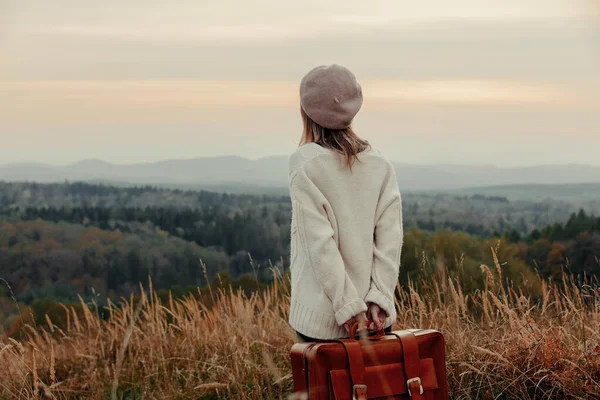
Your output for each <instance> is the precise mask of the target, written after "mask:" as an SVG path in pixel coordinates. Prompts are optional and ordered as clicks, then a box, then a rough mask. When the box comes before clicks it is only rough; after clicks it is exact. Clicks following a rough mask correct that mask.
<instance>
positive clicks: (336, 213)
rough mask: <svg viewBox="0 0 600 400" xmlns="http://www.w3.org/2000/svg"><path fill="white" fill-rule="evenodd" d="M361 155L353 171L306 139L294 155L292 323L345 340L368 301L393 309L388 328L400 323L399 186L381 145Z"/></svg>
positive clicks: (313, 333) (300, 329) (291, 171)
mask: <svg viewBox="0 0 600 400" xmlns="http://www.w3.org/2000/svg"><path fill="white" fill-rule="evenodd" d="M358 157H359V160H358V161H356V162H354V164H353V166H352V171H350V170H349V169H348V167H347V166H346V165H344V163H343V162H342V160H343V157H342V156H341V154H340V153H338V152H337V151H335V150H331V149H327V148H324V147H321V146H320V145H318V144H316V143H308V144H305V145H302V146H300V147H298V149H297V150H296V151H295V152H294V153H293V154H292V155H291V156H290V158H289V189H290V196H291V199H292V221H291V242H290V250H291V253H290V270H291V305H290V315H289V323H290V325H291V326H292V328H293V329H295V330H296V331H298V332H300V333H302V334H304V335H306V336H309V337H314V338H318V339H335V338H341V337H347V332H346V330H345V329H344V326H343V324H344V323H345V322H346V321H347V320H349V319H350V318H351V317H353V316H354V315H356V314H358V313H360V312H361V311H366V310H367V303H369V302H373V303H376V304H378V305H379V306H380V307H381V309H382V310H384V311H385V312H386V313H387V318H386V320H385V323H384V327H388V326H390V325H392V324H393V323H394V321H395V320H396V310H395V303H394V290H395V288H396V284H397V281H398V270H399V266H400V252H401V248H402V236H403V230H402V201H401V197H400V191H399V189H398V183H397V181H396V174H395V170H394V167H393V165H392V163H390V162H389V160H387V158H385V156H384V155H383V154H382V153H381V151H380V150H379V149H376V148H370V149H367V150H364V151H363V152H361V153H359V154H358Z"/></svg>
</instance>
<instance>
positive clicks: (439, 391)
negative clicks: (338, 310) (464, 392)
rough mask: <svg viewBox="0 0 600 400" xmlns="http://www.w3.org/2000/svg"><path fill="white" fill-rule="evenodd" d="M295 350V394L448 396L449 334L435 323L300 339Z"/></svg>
mask: <svg viewBox="0 0 600 400" xmlns="http://www.w3.org/2000/svg"><path fill="white" fill-rule="evenodd" d="M352 328H353V329H352V330H351V335H350V337H351V338H355V337H356V336H355V334H354V333H355V332H356V325H355V326H353V327H352ZM290 356H291V361H292V372H293V379H294V392H295V393H294V396H292V398H293V399H307V400H333V399H335V400H351V399H352V400H367V399H386V400H391V399H404V400H408V399H411V400H447V399H448V383H447V380H446V358H445V346H444V337H443V336H442V334H441V333H440V332H438V331H435V330H432V329H409V330H401V331H394V332H391V333H390V334H387V335H386V334H384V332H383V331H381V332H379V333H378V334H376V335H375V336H372V337H366V338H362V339H359V340H356V339H336V340H319V341H316V342H308V343H296V344H294V345H293V346H292V349H291V353H290Z"/></svg>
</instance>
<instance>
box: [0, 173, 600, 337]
mask: <svg viewBox="0 0 600 400" xmlns="http://www.w3.org/2000/svg"><path fill="white" fill-rule="evenodd" d="M415 199H418V200H415ZM446 200H447V201H446ZM289 202H290V199H289V197H286V196H266V195H265V196H257V195H233V194H226V193H213V192H207V191H199V192H196V191H191V190H189V191H187V190H185V191H184V190H168V189H159V188H154V187H137V188H117V187H109V186H103V185H93V184H85V183H64V184H35V183H0V278H1V279H2V281H0V320H1V321H2V323H1V324H0V325H1V326H2V329H4V330H5V331H6V332H8V333H9V334H11V333H14V332H16V331H18V329H19V326H20V323H19V322H18V320H17V315H18V313H17V307H15V306H16V305H17V306H18V305H22V306H23V307H25V306H30V308H31V310H33V311H32V317H33V318H34V319H39V318H42V315H43V314H44V312H46V311H47V309H48V307H50V305H51V304H53V303H55V302H64V303H72V302H78V301H79V299H78V296H79V295H80V296H82V298H83V299H85V301H90V299H92V300H93V301H95V302H99V303H101V304H102V303H106V302H107V301H108V299H119V298H120V297H123V296H125V297H127V296H128V295H129V294H130V293H132V292H136V291H138V290H139V283H140V282H141V283H142V284H144V285H147V284H148V281H149V279H151V281H152V284H153V286H154V288H155V289H156V290H163V291H165V292H166V291H168V290H171V291H172V292H173V293H175V294H176V295H177V294H183V293H187V292H189V291H193V290H196V288H197V287H202V286H205V285H206V284H207V283H209V282H211V281H215V280H219V279H220V280H221V281H222V280H224V279H225V280H227V281H233V282H237V283H236V284H237V285H240V286H242V287H244V288H245V289H248V290H251V289H252V288H254V287H256V285H257V284H259V282H265V283H266V282H269V281H270V280H272V278H273V274H279V275H284V274H285V273H286V271H287V269H288V267H289V235H290V219H291V214H290V213H291V207H290V203H289ZM442 204H444V205H442ZM403 208H404V215H405V218H404V220H405V242H404V248H403V252H402V272H401V274H400V277H399V279H400V282H401V283H402V284H407V283H408V282H409V280H411V281H416V280H417V279H418V278H419V276H422V275H423V274H430V273H433V272H434V271H436V270H437V269H439V268H440V260H442V261H443V265H444V268H446V269H447V274H448V275H449V276H450V277H453V278H456V279H459V280H460V282H461V284H462V287H463V289H464V290H466V291H467V292H468V291H474V290H477V289H481V288H483V286H484V285H485V282H484V275H483V274H482V269H481V268H482V267H481V266H482V265H493V264H494V260H493V258H492V254H491V253H490V249H494V251H495V254H496V256H497V257H498V258H499V259H501V260H503V262H504V263H505V264H504V268H505V271H504V277H505V278H506V279H507V281H508V282H510V284H512V285H515V286H517V285H518V286H519V287H521V288H522V289H523V290H527V291H528V292H529V293H531V294H534V295H535V294H536V293H537V292H538V291H539V290H540V289H539V287H537V286H536V283H535V282H536V276H537V277H542V278H545V279H559V278H560V276H561V274H562V273H563V271H565V270H566V271H568V272H570V273H572V274H574V275H576V276H584V275H585V276H586V277H590V278H595V279H597V278H599V277H600V263H599V259H600V217H596V216H595V215H594V214H592V213H589V212H586V211H585V210H583V209H581V210H579V211H577V212H574V211H572V210H571V208H570V207H569V205H568V204H564V203H560V202H552V201H540V202H526V201H515V202H513V201H509V200H508V199H506V198H502V197H498V196H490V197H486V196H482V195H471V196H458V195H454V196H452V195H448V194H440V195H434V194H431V195H422V194H421V195H419V196H416V197H411V194H408V195H405V196H404V201H403ZM484 214H485V215H487V216H488V218H487V219H486V218H481V215H484ZM563 214H565V215H563ZM415 215H417V216H418V217H414V216H415ZM420 218H423V219H420ZM550 221H552V222H550ZM15 303H16V304H15ZM44 310H45V311H44Z"/></svg>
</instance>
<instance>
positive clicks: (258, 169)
mask: <svg viewBox="0 0 600 400" xmlns="http://www.w3.org/2000/svg"><path fill="white" fill-rule="evenodd" d="M287 161H288V158H287V157H286V156H275V157H266V158H262V159H259V160H249V159H246V158H243V157H238V156H223V157H202V158H195V159H188V160H167V161H161V162H155V163H140V164H123V165H121V164H111V163H107V162H105V161H102V160H83V161H80V162H77V163H75V164H70V165H66V166H52V165H45V164H34V163H20V164H7V165H3V166H0V180H5V181H36V182H62V181H65V180H69V181H96V182H97V181H101V182H111V183H116V184H153V185H161V186H170V187H182V188H183V187H193V188H196V189H197V188H202V187H207V188H208V187H231V186H234V185H243V186H244V187H245V188H247V189H248V190H249V191H252V192H255V191H262V190H263V189H264V190H268V191H272V189H274V188H285V187H287ZM395 166H396V174H397V177H398V183H399V185H400V188H401V189H402V190H455V189H461V188H468V187H490V186H502V185H519V184H566V183H569V184H573V183H600V167H594V166H588V165H545V166H536V167H519V168H500V167H495V166H490V165H480V166H466V165H415V164H401V163H395ZM253 188H254V189H253Z"/></svg>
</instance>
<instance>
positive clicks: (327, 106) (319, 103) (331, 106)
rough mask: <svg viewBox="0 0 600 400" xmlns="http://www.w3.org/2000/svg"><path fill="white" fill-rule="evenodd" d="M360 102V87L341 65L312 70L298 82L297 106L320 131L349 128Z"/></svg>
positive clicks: (349, 72)
mask: <svg viewBox="0 0 600 400" xmlns="http://www.w3.org/2000/svg"><path fill="white" fill-rule="evenodd" d="M362 102H363V98H362V88H361V87H360V84H359V83H358V81H357V80H356V77H355V76H354V74H353V73H352V72H351V71H350V70H349V69H348V68H346V67H343V66H341V65H337V64H331V65H321V66H318V67H315V68H313V69H312V70H310V71H309V72H308V73H307V74H306V75H305V76H304V78H302V81H301V82H300V105H301V106H302V108H303V109H304V112H305V113H306V115H308V116H309V117H310V119H312V120H313V121H315V122H316V123H317V124H319V125H321V126H322V127H324V128H328V129H335V130H340V129H345V128H347V127H349V126H350V124H351V123H352V120H353V119H354V116H355V115H356V114H357V113H358V110H360V107H361V106H362Z"/></svg>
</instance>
